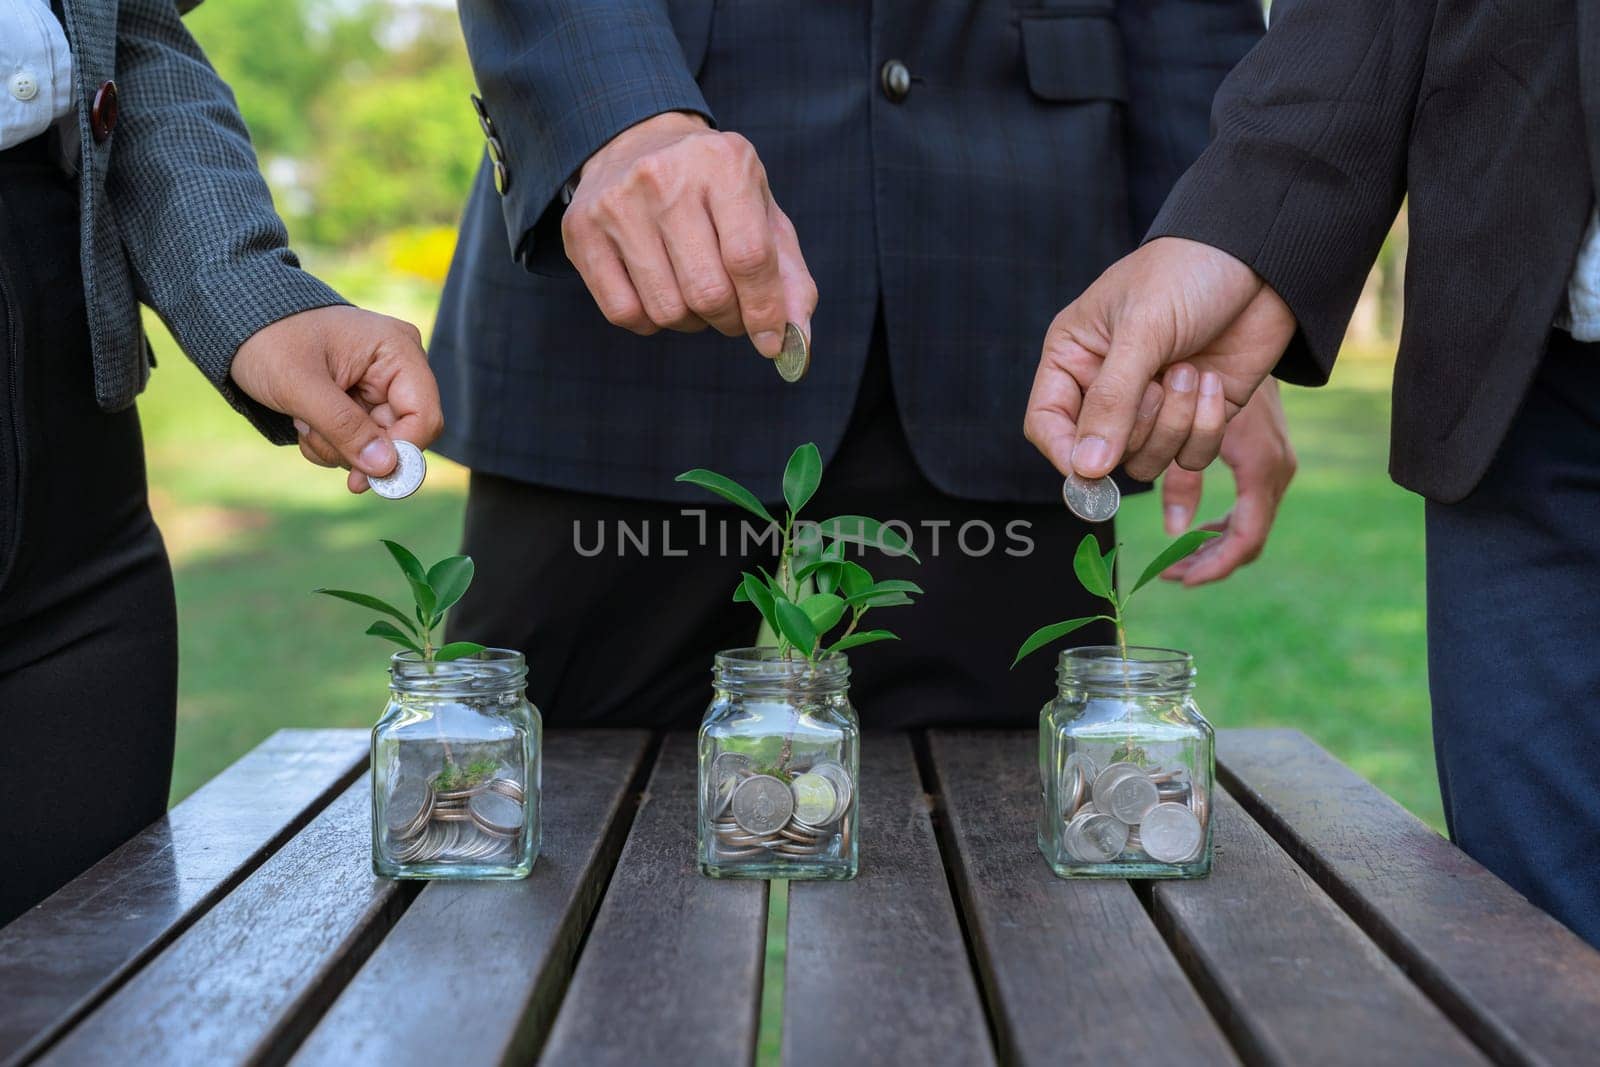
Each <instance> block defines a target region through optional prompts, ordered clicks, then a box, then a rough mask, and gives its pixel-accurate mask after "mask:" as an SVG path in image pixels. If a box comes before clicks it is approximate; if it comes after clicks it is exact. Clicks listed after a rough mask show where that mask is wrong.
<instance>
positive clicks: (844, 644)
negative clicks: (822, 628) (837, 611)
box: [828, 630, 900, 652]
mask: <svg viewBox="0 0 1600 1067" xmlns="http://www.w3.org/2000/svg"><path fill="white" fill-rule="evenodd" d="M898 640H900V638H898V637H896V636H895V635H894V634H892V633H890V632H889V631H888V630H863V631H862V632H861V633H858V634H851V635H849V636H848V637H841V638H839V640H837V641H835V642H834V643H833V644H832V645H831V646H830V647H829V648H828V651H829V652H843V651H845V650H847V649H851V648H855V647H856V646H857V645H870V644H872V642H874V641H898Z"/></svg>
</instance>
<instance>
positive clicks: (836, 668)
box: [712, 645, 850, 690]
mask: <svg viewBox="0 0 1600 1067" xmlns="http://www.w3.org/2000/svg"><path fill="white" fill-rule="evenodd" d="M712 675H713V676H714V679H715V682H716V683H717V684H731V685H734V686H740V687H747V686H762V687H764V688H774V687H776V688H785V689H793V688H805V689H808V690H834V689H843V688H845V687H846V686H847V685H848V684H849V678H850V657H848V656H846V655H845V654H844V653H843V652H824V653H823V654H822V655H820V656H818V657H817V658H816V660H815V661H812V660H808V659H806V658H805V657H804V656H791V657H784V656H780V655H779V654H778V650H777V649H776V648H775V647H773V646H771V645H762V646H758V647H754V648H728V649H723V650H722V651H721V652H718V653H717V654H716V656H715V657H714V658H713V661H712Z"/></svg>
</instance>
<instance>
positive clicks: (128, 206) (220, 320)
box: [60, 0, 344, 444]
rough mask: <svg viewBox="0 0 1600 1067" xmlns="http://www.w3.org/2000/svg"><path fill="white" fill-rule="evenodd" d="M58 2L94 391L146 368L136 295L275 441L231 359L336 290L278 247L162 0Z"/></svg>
mask: <svg viewBox="0 0 1600 1067" xmlns="http://www.w3.org/2000/svg"><path fill="white" fill-rule="evenodd" d="M196 2H198V0H196ZM194 6H195V3H186V4H185V5H184V10H188V9H190V8H192V7H194ZM60 11H61V13H62V21H63V23H64V24H65V26H66V31H67V40H68V42H69V43H70V44H71V46H72V59H73V74H72V77H73V91H74V93H75V94H76V96H77V100H78V105H77V123H78V132H79V136H80V140H81V143H82V148H81V155H80V157H79V160H78V165H79V202H80V204H81V208H80V210H81V212H82V223H81V228H80V240H81V245H82V247H81V252H82V258H83V283H84V290H85V293H86V296H87V303H88V309H89V336H90V339H91V341H92V342H93V346H94V383H95V394H96V399H97V400H98V401H99V403H100V406H101V407H102V408H104V409H106V410H108V411H115V410H118V409H121V408H125V407H127V406H128V405H129V404H132V403H133V401H134V397H135V396H137V395H138V393H139V392H140V391H141V390H142V389H143V388H144V385H145V382H146V381H147V380H148V378H149V374H150V366H151V358H150V348H149V344H148V342H147V341H146V340H145V338H144V334H143V327H142V325H141V323H140V318H139V307H138V305H139V303H140V302H143V303H145V304H148V305H149V306H150V307H152V308H154V309H155V311H156V313H157V314H159V315H160V316H161V318H162V320H163V321H164V322H165V323H166V324H167V327H168V328H169V329H170V330H171V331H172V333H173V336H175V337H176V338H177V340H178V343H179V345H181V346H182V348H183V350H184V352H185V353H186V354H187V355H188V356H189V358H190V359H192V360H194V362H195V363H196V364H197V365H198V366H199V367H200V369H201V370H202V371H203V372H204V373H205V375H206V377H207V378H209V379H210V380H211V382H212V383H213V384H214V385H216V386H217V388H218V389H219V390H221V392H222V394H223V396H225V397H226V398H227V399H228V401H229V402H230V403H231V404H233V406H234V407H235V408H237V409H238V410H239V411H240V412H242V413H243V414H245V415H246V416H247V417H248V418H249V419H250V420H251V422H253V423H254V424H255V425H256V427H257V428H258V429H259V430H261V431H262V432H263V433H264V434H266V435H267V437H268V438H270V439H271V440H273V441H274V442H276V443H280V444H281V443H288V442H291V441H293V440H294V430H293V427H292V426H291V424H290V422H289V420H288V418H287V417H285V416H280V415H277V414H276V413H273V412H270V411H268V410H267V409H266V408H264V407H262V406H261V405H260V404H257V403H256V402H255V401H253V400H251V399H249V398H248V397H245V396H244V395H243V394H241V393H239V392H238V391H237V390H235V389H234V388H233V386H232V383H231V382H230V381H229V379H228V369H229V367H230V366H231V365H232V363H233V356H234V353H235V352H237V351H238V348H239V346H240V345H241V344H243V343H244V341H245V340H247V339H248V338H249V337H250V336H251V335H252V334H253V333H255V332H256V331H257V330H259V329H261V328H262V327H264V326H268V325H271V324H272V323H274V322H276V321H278V320H279V319H282V318H286V317H288V316H289V315H292V314H295V313H297V312H300V311H307V310H310V309H311V308H316V307H326V306H328V305H331V304H341V303H343V302H344V301H343V300H341V299H340V297H339V295H338V294H337V293H335V292H334V291H333V290H332V289H329V288H328V287H327V286H326V285H323V284H322V283H321V282H320V281H318V280H317V279H315V278H313V277H311V276H310V275H309V274H306V273H305V272H304V271H302V270H300V266H299V262H298V260H296V259H295V256H294V254H293V253H292V252H290V251H289V249H288V247H287V243H288V234H287V232H286V231H285V229H284V226H283V222H282V221H281V220H280V219H279V218H278V215H277V213H276V212H275V211H274V210H273V207H272V197H271V194H270V193H269V192H268V191H267V186H266V183H265V182H264V181H262V179H261V175H260V172H259V171H258V170H257V165H256V157H255V152H254V151H253V150H252V148H251V147H250V137H249V134H248V133H246V132H245V126H244V120H243V119H241V118H240V116H239V111H238V108H237V107H236V106H235V104H234V100H233V94H232V93H231V92H230V91H229V89H228V87H227V85H225V84H224V83H223V81H222V79H221V78H219V77H218V76H217V74H216V72H215V71H214V70H212V68H211V65H210V64H209V63H207V62H206V58H205V56H204V54H203V53H202V52H201V50H200V46H199V45H198V44H196V43H195V40H194V38H193V37H191V36H190V35H189V32H188V30H186V29H185V28H184V26H183V23H182V21H181V20H180V18H179V8H178V6H177V4H176V3H175V2H174V0H61V3H60ZM108 82H115V85H116V90H117V94H118V99H119V103H120V106H119V109H118V111H119V117H118V120H117V122H116V124H115V126H114V128H113V129H112V130H111V132H110V134H109V136H103V137H102V138H100V139H98V140H97V139H96V136H95V130H94V129H93V128H92V124H91V122H90V102H91V101H92V100H93V99H94V97H95V94H96V93H97V92H98V91H99V90H100V88H101V87H102V86H104V85H106V83H108Z"/></svg>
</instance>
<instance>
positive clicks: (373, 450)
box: [285, 377, 399, 478]
mask: <svg viewBox="0 0 1600 1067" xmlns="http://www.w3.org/2000/svg"><path fill="white" fill-rule="evenodd" d="M285 406H286V407H287V409H288V413H289V414H290V415H293V416H295V417H296V418H298V419H300V420H302V421H303V422H305V423H306V424H307V425H309V426H310V427H311V428H312V429H313V430H315V431H316V432H317V433H319V434H321V435H322V437H323V438H324V439H325V440H326V441H327V442H328V443H329V444H331V445H332V446H333V447H334V448H335V449H336V450H337V451H338V453H339V455H340V456H342V457H343V458H344V461H345V463H346V464H347V465H348V466H350V467H351V468H352V469H354V470H358V471H360V472H361V473H363V474H366V475H368V476H371V477H374V478H378V477H382V476H383V475H385V474H388V473H390V472H391V471H393V470H394V468H395V464H396V463H397V462H398V461H399V457H398V456H397V455H396V454H395V450H394V444H393V443H392V442H391V441H390V440H389V436H388V434H386V433H385V432H384V430H383V427H381V426H379V425H378V423H377V421H376V420H375V419H373V417H372V416H371V415H370V414H368V413H367V410H366V409H365V408H363V407H362V406H361V405H360V404H358V403H356V402H355V401H354V400H353V399H351V397H350V395H349V394H348V393H345V392H343V391H342V390H340V389H339V387H338V386H337V385H335V384H334V383H333V381H332V380H331V379H329V378H321V377H306V378H302V379H300V380H299V381H298V382H297V383H296V390H295V395H294V396H292V397H290V398H289V403H288V404H287V405H285Z"/></svg>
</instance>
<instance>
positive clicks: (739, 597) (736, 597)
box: [733, 578, 750, 604]
mask: <svg viewBox="0 0 1600 1067" xmlns="http://www.w3.org/2000/svg"><path fill="white" fill-rule="evenodd" d="M733 602H734V603H735V604H748V603H750V593H749V592H748V591H747V590H746V589H745V587H744V579H743V578H741V579H739V584H738V585H736V586H734V587H733Z"/></svg>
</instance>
